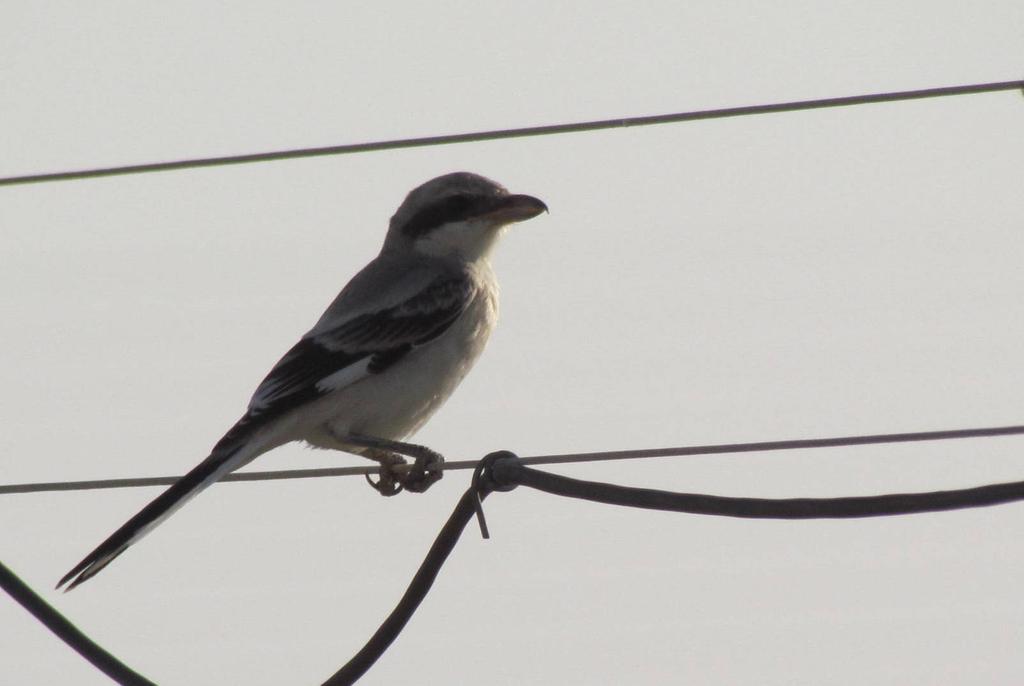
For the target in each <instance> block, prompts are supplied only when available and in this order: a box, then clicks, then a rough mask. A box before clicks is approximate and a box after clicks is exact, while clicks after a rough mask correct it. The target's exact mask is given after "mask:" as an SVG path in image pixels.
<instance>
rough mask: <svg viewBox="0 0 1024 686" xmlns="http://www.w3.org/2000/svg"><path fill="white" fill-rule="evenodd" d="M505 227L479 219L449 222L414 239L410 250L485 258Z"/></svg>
mask: <svg viewBox="0 0 1024 686" xmlns="http://www.w3.org/2000/svg"><path fill="white" fill-rule="evenodd" d="M504 229H505V227H503V226H494V225H492V224H483V223H480V222H473V221H469V222H452V223H450V224H444V225H443V226H439V227H438V228H436V229H434V230H433V231H431V232H430V233H428V234H427V235H426V236H423V237H421V238H418V239H416V242H415V243H413V249H414V250H416V251H417V252H419V253H422V254H424V255H430V256H431V257H449V258H452V257H454V258H458V259H462V260H465V261H466V262H476V261H478V260H485V259H487V257H488V256H489V255H490V253H491V250H493V249H494V246H495V245H496V244H497V242H498V238H500V237H501V234H502V233H504Z"/></svg>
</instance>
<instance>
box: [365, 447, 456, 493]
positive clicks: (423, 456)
mask: <svg viewBox="0 0 1024 686" xmlns="http://www.w3.org/2000/svg"><path fill="white" fill-rule="evenodd" d="M417 448H419V450H417V451H416V452H417V454H416V455H415V460H414V461H413V463H412V465H411V466H408V467H407V464H408V463H407V462H406V461H405V459H404V458H403V457H402V456H401V455H399V454H397V453H394V452H391V451H385V450H375V451H373V453H372V454H368V455H367V457H371V458H372V459H374V460H376V461H378V462H380V471H379V472H378V473H379V476H378V478H377V480H376V481H374V480H372V479H371V478H370V477H369V476H367V477H366V482H367V483H368V484H370V486H372V487H373V489H374V490H375V491H377V492H378V493H380V494H381V495H383V496H393V495H397V494H399V493H401V492H402V491H409V492H410V493H423V492H424V491H426V490H427V489H428V488H430V487H431V486H432V485H433V484H434V483H436V482H437V481H439V480H440V479H441V477H442V476H443V474H444V473H443V472H442V471H441V466H442V465H444V457H443V456H442V455H441V454H440V453H435V452H434V451H433V450H430V449H428V448H423V447H422V446H417Z"/></svg>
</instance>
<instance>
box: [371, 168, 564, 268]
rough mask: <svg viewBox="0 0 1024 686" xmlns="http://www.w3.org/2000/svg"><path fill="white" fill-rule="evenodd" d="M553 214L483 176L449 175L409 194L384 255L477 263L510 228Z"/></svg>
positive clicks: (393, 223)
mask: <svg viewBox="0 0 1024 686" xmlns="http://www.w3.org/2000/svg"><path fill="white" fill-rule="evenodd" d="M547 209H548V208H547V205H545V204H544V203H543V202H542V201H540V200H538V199H537V198H534V197H532V196H529V195H514V194H512V193H509V192H508V191H507V190H506V189H505V188H504V187H503V186H502V185H500V184H498V183H495V182H494V181H491V180H490V179H488V178H485V177H483V176H480V175H479V174H471V173H470V172H454V173H452V174H445V175H444V176H438V177H437V178H435V179H431V180H430V181H427V182H426V183H424V184H423V185H421V186H418V187H416V188H414V189H413V190H412V191H410V192H409V194H408V195H407V196H406V197H405V201H404V202H403V203H402V204H401V206H400V207H399V208H398V211H397V212H395V215H394V216H393V217H391V225H390V228H389V229H388V235H387V238H386V239H385V241H384V250H385V251H387V250H389V249H390V250H413V251H416V252H419V253H422V254H426V255H431V256H435V257H454V258H459V259H465V260H475V259H477V258H480V257H485V256H486V255H487V253H488V252H489V251H490V249H491V247H493V245H494V242H495V241H496V240H497V238H498V236H499V235H500V234H501V230H502V229H503V228H504V227H506V226H508V225H509V224H512V223H515V222H520V221H524V220H526V219H530V218H532V217H536V216H537V215H538V214H540V213H541V212H546V211H547Z"/></svg>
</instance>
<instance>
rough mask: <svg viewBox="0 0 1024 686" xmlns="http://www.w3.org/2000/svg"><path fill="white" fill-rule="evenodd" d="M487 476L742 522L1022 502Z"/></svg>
mask: <svg viewBox="0 0 1024 686" xmlns="http://www.w3.org/2000/svg"><path fill="white" fill-rule="evenodd" d="M491 478H492V479H493V480H494V482H495V483H497V484H501V485H502V486H505V487H507V486H511V485H521V486H528V487H530V488H535V489H537V490H539V491H544V492H545V493H551V494H553V495H561V496H567V497H570V498H580V499H583V500H591V501H594V502H598V503H605V504H608V505H626V506H629V507H641V508H646V509H650V510H667V511H670V512H687V513H690V514H702V515H716V516H720V517H743V518H747V519H837V518H849V517H883V516H890V515H905V514H914V513H920V512H941V511H944V510H956V509H963V508H972V507H987V506H990V505H1000V504H1004V503H1009V502H1014V501H1018V500H1024V481H1014V482H1010V483H1002V484H991V485H986V486H978V487H976V488H965V489H958V490H953V491H931V492H926V493H892V494H888V495H874V496H855V497H845V498H782V499H770V498H733V497H726V496H717V495H704V494H700V493H675V492H671V491H659V490H654V489H648V488H633V487H629V486H617V485H614V484H606V483H601V482H598V481H583V480H582V479H571V478H569V477H566V476H560V475H558V474H551V473H549V472H542V471H540V470H537V469H531V468H529V467H525V466H523V465H522V463H521V462H520V461H519V459H518V458H516V457H515V456H514V455H511V454H505V455H503V456H502V458H501V459H497V460H494V462H493V464H492V465H491Z"/></svg>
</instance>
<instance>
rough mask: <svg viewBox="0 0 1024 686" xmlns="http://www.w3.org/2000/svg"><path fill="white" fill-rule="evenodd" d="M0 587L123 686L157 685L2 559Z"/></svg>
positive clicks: (10, 657) (9, 657) (0, 564)
mask: <svg viewBox="0 0 1024 686" xmlns="http://www.w3.org/2000/svg"><path fill="white" fill-rule="evenodd" d="M0 588H3V590H5V591H6V592H7V593H8V594H9V595H10V596H11V597H12V598H14V600H16V601H17V602H18V603H20V604H21V606H22V607H24V608H25V609H26V610H28V611H29V612H30V613H32V615H33V616H34V617H35V618H36V619H38V620H39V621H40V622H42V623H43V625H44V626H46V628H47V629H49V630H50V631H52V632H53V633H54V634H56V635H57V638H59V639H60V640H62V641H64V642H65V643H67V644H68V646H70V647H71V649H72V650H74V651H75V652H76V653H78V654H79V655H81V656H82V657H84V658H85V659H86V660H88V661H89V662H91V663H92V664H93V666H94V667H96V668H97V669H98V670H100V671H101V672H103V673H104V674H106V675H107V676H109V677H110V678H111V679H113V680H114V681H116V682H117V683H119V684H121V686H156V685H155V684H154V683H153V682H152V681H150V680H149V679H147V678H146V677H144V676H142V675H141V674H139V673H138V672H135V671H134V670H132V669H131V668H130V667H128V666H127V665H125V664H124V663H123V662H121V661H120V660H118V659H117V658H116V657H114V656H113V655H111V654H110V653H108V652H107V651H106V650H104V649H103V648H101V647H100V646H99V645H97V644H96V643H95V642H93V640H92V639H90V638H89V637H88V636H86V635H85V634H83V633H82V632H81V631H79V629H78V628H77V627H76V626H75V625H74V624H72V623H71V622H69V621H68V619H67V618H66V617H64V615H62V614H61V613H59V612H57V610H55V609H54V608H53V607H51V606H50V605H49V604H48V603H47V602H46V601H45V600H43V599H42V598H40V597H39V596H38V595H37V594H36V593H35V592H34V591H33V590H32V589H31V588H29V587H28V586H27V585H26V584H25V582H23V581H22V580H21V579H19V578H18V577H17V576H16V575H15V574H14V572H12V571H11V570H9V569H8V568H7V567H6V566H4V564H3V563H2V562H0ZM8 659H13V656H8Z"/></svg>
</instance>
